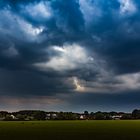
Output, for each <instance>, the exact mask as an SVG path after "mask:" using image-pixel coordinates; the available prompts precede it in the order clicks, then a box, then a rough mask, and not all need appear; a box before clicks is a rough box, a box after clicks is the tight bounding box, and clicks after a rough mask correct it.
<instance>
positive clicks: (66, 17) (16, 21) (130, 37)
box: [0, 0, 140, 111]
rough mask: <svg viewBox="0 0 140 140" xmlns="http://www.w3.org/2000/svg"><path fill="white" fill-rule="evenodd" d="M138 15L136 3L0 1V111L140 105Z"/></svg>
mask: <svg viewBox="0 0 140 140" xmlns="http://www.w3.org/2000/svg"><path fill="white" fill-rule="evenodd" d="M139 9H140V2H139V1H138V0H109V1H106V0H70V1H65V0H24V1H22V0H14V1H13V0H2V1H0V96H1V100H2V104H1V108H3V107H4V104H6V102H9V101H10V100H11V101H14V100H16V101H18V104H20V103H21V104H20V107H21V109H23V108H24V107H25V108H27V106H26V105H25V104H26V103H28V106H30V105H31V106H34V105H35V104H38V106H39V108H40V109H41V107H42V109H46V110H47V109H54V110H61V109H65V110H70V109H71V110H77V111H78V106H80V105H81V108H80V109H79V110H82V109H84V108H87V109H88V107H89V109H90V110H91V109H92V107H93V109H95V110H97V108H98V105H99V103H100V102H102V106H104V107H103V109H107V107H108V106H111V104H112V107H110V110H111V109H113V108H117V107H118V109H120V110H121V109H125V107H124V108H121V106H122V105H124V106H127V107H128V106H129V105H131V104H132V106H133V105H134V106H135V105H139V104H138V102H137V97H138V98H139V91H140V63H139V61H140V55H139V53H140V48H139V46H140V41H139V40H140V14H139V13H140V10H139ZM131 96H132V97H133V99H134V100H133V101H131V100H129V99H130V98H131ZM42 97H44V98H45V99H46V100H45V99H44V100H43V99H42ZM121 98H122V99H124V98H125V99H126V102H125V101H124V100H121ZM95 99H96V102H95ZM32 100H33V101H34V102H33V103H34V105H33V103H31V104H30V102H32ZM40 100H42V102H43V103H41V101H40ZM111 100H112V102H113V103H111V102H110V105H109V101H111ZM135 100H136V102H135ZM45 101H46V104H47V103H50V102H51V101H52V102H51V103H53V101H54V102H55V103H54V106H53V107H52V108H51V107H50V104H49V107H47V106H46V108H44V107H43V106H44V104H45ZM49 101H50V102H49ZM83 102H84V103H85V102H86V103H85V104H84V103H83ZM116 104H117V107H116ZM119 104H120V106H119ZM84 105H85V106H84ZM9 106H10V105H9ZM17 106H18V105H16V104H15V106H14V105H13V109H16V108H17ZM64 106H67V107H65V108H64ZM95 106H96V107H97V108H96V107H95ZM75 107H77V109H75ZM6 108H7V109H10V107H8V105H7V106H6V107H4V109H6ZM130 108H132V107H130ZM17 109H20V108H17ZM27 109H28V108H27ZM127 110H129V109H127Z"/></svg>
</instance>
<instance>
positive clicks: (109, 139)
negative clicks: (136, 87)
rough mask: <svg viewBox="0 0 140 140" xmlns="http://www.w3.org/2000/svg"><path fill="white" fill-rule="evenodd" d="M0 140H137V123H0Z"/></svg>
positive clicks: (139, 136) (139, 133)
mask: <svg viewBox="0 0 140 140" xmlns="http://www.w3.org/2000/svg"><path fill="white" fill-rule="evenodd" d="M0 140H140V121H36V122H0Z"/></svg>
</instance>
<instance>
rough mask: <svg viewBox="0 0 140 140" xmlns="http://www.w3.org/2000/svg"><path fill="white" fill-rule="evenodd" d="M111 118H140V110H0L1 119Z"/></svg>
mask: <svg viewBox="0 0 140 140" xmlns="http://www.w3.org/2000/svg"><path fill="white" fill-rule="evenodd" d="M79 119H81V120H111V119H140V110H138V109H135V110H133V111H132V113H124V112H119V113H118V112H100V111H98V112H95V113H93V112H90V113H89V112H88V111H84V113H73V112H45V111H40V110H23V111H18V112H12V113H9V112H6V111H0V120H19V121H24V120H25V121H30V120H79Z"/></svg>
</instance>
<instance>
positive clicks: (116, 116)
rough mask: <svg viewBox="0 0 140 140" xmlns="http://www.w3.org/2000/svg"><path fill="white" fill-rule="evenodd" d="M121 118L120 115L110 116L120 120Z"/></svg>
mask: <svg viewBox="0 0 140 140" xmlns="http://www.w3.org/2000/svg"><path fill="white" fill-rule="evenodd" d="M121 118H122V115H114V116H112V119H113V120H120V119H121Z"/></svg>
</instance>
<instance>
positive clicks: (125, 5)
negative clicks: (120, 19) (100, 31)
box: [119, 0, 137, 15]
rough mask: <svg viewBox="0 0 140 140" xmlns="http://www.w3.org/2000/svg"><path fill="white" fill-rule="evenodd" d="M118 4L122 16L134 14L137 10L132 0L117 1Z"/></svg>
mask: <svg viewBox="0 0 140 140" xmlns="http://www.w3.org/2000/svg"><path fill="white" fill-rule="evenodd" d="M119 2H120V4H121V5H120V13H121V14H122V15H123V14H133V13H135V12H136V10H137V8H136V6H135V4H134V3H133V1H132V0H119Z"/></svg>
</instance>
